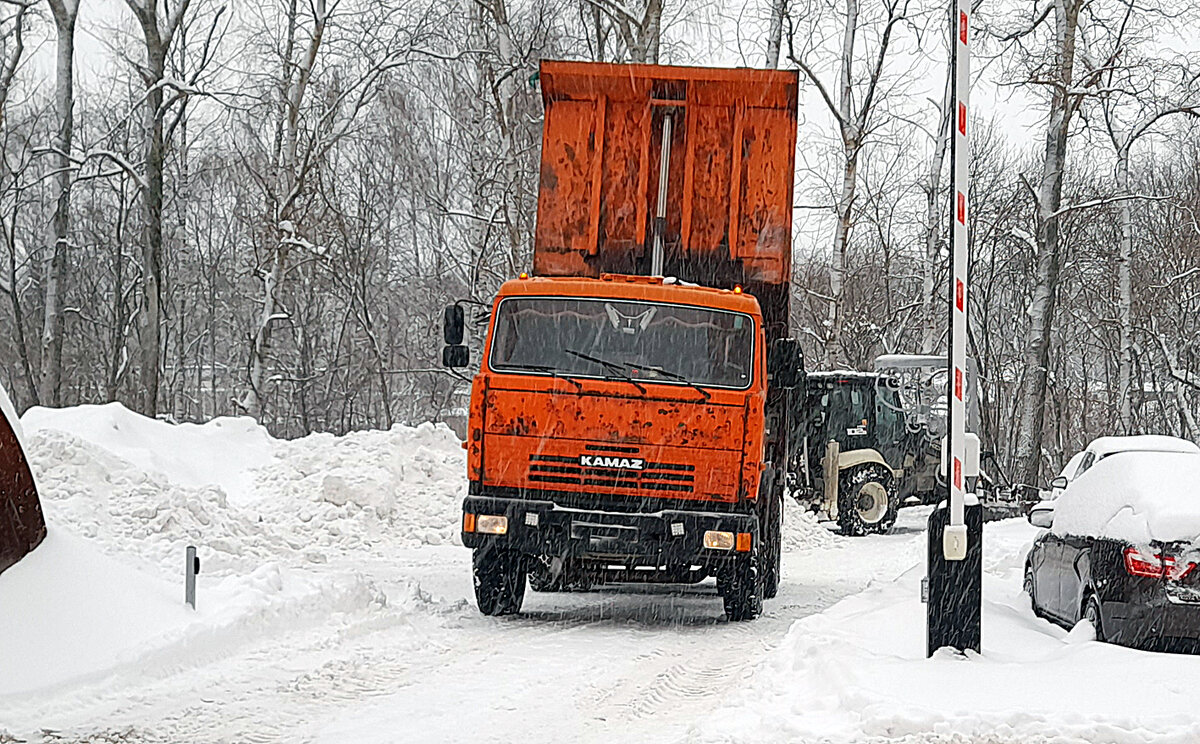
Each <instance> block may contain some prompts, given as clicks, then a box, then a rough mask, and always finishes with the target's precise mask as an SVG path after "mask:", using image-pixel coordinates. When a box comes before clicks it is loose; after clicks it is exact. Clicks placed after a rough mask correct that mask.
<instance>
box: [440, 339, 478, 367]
mask: <svg viewBox="0 0 1200 744" xmlns="http://www.w3.org/2000/svg"><path fill="white" fill-rule="evenodd" d="M470 363H471V350H470V349H468V348H467V347H466V346H463V345H462V344H447V345H446V346H444V347H442V366H444V367H450V368H451V369H459V368H461V367H465V366H467V365H468V364H470Z"/></svg>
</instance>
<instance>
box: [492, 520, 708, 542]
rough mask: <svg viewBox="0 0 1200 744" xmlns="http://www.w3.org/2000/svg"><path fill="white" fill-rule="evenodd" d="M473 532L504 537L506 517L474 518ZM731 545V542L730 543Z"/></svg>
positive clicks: (506, 523)
mask: <svg viewBox="0 0 1200 744" xmlns="http://www.w3.org/2000/svg"><path fill="white" fill-rule="evenodd" d="M475 531H476V532H482V533H484V534H486V535H504V534H507V533H508V517H500V516H496V515H494V514H480V515H479V516H478V517H476V518H475ZM730 544H731V545H732V542H731V543H730Z"/></svg>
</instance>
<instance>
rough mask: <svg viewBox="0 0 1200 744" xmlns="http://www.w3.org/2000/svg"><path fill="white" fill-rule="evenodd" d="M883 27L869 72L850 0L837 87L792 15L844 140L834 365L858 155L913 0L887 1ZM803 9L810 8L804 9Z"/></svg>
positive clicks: (793, 52)
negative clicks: (861, 64) (861, 59)
mask: <svg viewBox="0 0 1200 744" xmlns="http://www.w3.org/2000/svg"><path fill="white" fill-rule="evenodd" d="M882 11H883V17H882V18H881V19H880V22H881V24H882V30H881V31H880V33H879V36H878V42H877V43H876V45H875V48H874V49H873V50H867V52H866V57H867V60H866V62H867V64H866V70H865V71H861V72H860V71H859V70H858V69H857V67H858V66H857V65H856V64H855V61H856V59H857V58H858V56H859V53H860V52H859V33H860V31H862V30H863V27H864V26H866V25H867V24H868V23H870V21H869V20H868V19H865V18H863V17H862V16H861V14H860V4H859V0H845V9H844V11H843V14H842V18H841V21H842V23H843V26H842V36H841V44H840V50H839V53H838V58H837V60H838V61H837V68H838V78H837V88H834V87H833V86H832V85H829V84H827V83H825V82H823V81H822V79H821V75H820V74H819V71H818V70H817V69H816V68H815V67H814V64H813V63H812V61H811V59H810V58H811V56H813V53H814V49H813V46H812V43H813V42H812V41H811V39H812V38H813V37H808V38H806V39H805V40H804V41H803V42H802V46H801V47H800V48H799V50H797V47H796V44H795V37H796V35H797V34H796V29H795V26H794V22H793V20H794V19H793V17H792V16H789V17H788V57H789V58H790V59H791V60H792V62H794V63H795V64H796V65H797V66H798V67H799V68H800V70H801V71H802V72H803V73H804V75H805V77H807V78H808V79H809V81H811V82H812V84H813V85H814V86H816V88H817V91H818V92H819V93H820V94H821V100H822V101H824V102H825V106H826V108H827V109H828V110H829V113H830V115H831V116H832V117H833V120H834V122H835V128H836V130H837V134H838V139H839V140H840V144H841V150H842V152H841V155H842V158H841V164H842V171H841V178H840V180H841V189H840V194H839V195H838V196H837V201H836V204H835V205H834V213H835V216H836V219H837V222H836V225H835V227H834V233H833V263H832V266H831V267H830V271H829V280H830V281H829V284H830V298H829V302H828V320H827V323H828V335H827V337H826V341H825V356H826V362H827V363H828V364H830V365H833V364H837V363H840V362H842V361H844V359H845V351H844V349H843V345H842V327H843V325H844V323H845V318H844V311H843V310H844V308H843V306H844V301H845V282H846V268H847V253H848V250H849V245H850V233H851V230H852V229H853V226H854V200H855V195H856V190H857V188H858V168H859V158H860V156H861V155H862V152H863V147H864V145H866V143H867V141H868V139H869V137H870V136H871V134H872V131H873V128H874V126H876V125H877V124H878V122H877V118H878V110H877V109H878V105H879V102H880V100H881V98H882V96H881V90H880V83H881V81H882V80H883V77H884V72H885V63H886V62H887V59H888V53H889V52H890V51H891V46H892V41H893V36H894V33H895V29H896V26H897V25H899V24H900V22H901V21H903V20H904V19H905V16H906V14H907V13H908V0H883V2H882ZM799 12H801V13H803V12H805V11H804V9H800V10H799Z"/></svg>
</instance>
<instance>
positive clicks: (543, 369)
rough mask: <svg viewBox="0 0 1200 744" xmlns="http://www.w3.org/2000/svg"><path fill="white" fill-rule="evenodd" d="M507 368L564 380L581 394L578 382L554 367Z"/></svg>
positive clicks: (516, 365)
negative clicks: (539, 373) (525, 370)
mask: <svg viewBox="0 0 1200 744" xmlns="http://www.w3.org/2000/svg"><path fill="white" fill-rule="evenodd" d="M508 366H509V367H511V368H513V369H527V370H529V371H531V372H542V373H543V374H547V375H550V376H551V377H557V378H560V379H563V380H566V381H567V382H569V383H571V384H572V385H574V386H575V389H576V390H578V391H579V392H581V393H582V392H583V385H580V384H579V381H578V380H576V379H575V378H574V377H572V376H570V375H564V374H563V373H562V372H559V371H558V370H557V369H555V368H554V367H550V366H548V365H545V364H510V365H508Z"/></svg>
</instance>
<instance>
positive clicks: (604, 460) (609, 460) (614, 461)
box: [579, 455, 646, 470]
mask: <svg viewBox="0 0 1200 744" xmlns="http://www.w3.org/2000/svg"><path fill="white" fill-rule="evenodd" d="M579 464H580V465H582V466H583V467H585V468H619V469H621V470H641V469H642V468H643V467H644V466H645V464H646V461H645V460H643V459H641V458H638V457H602V456H600V455H580V456H579Z"/></svg>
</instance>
